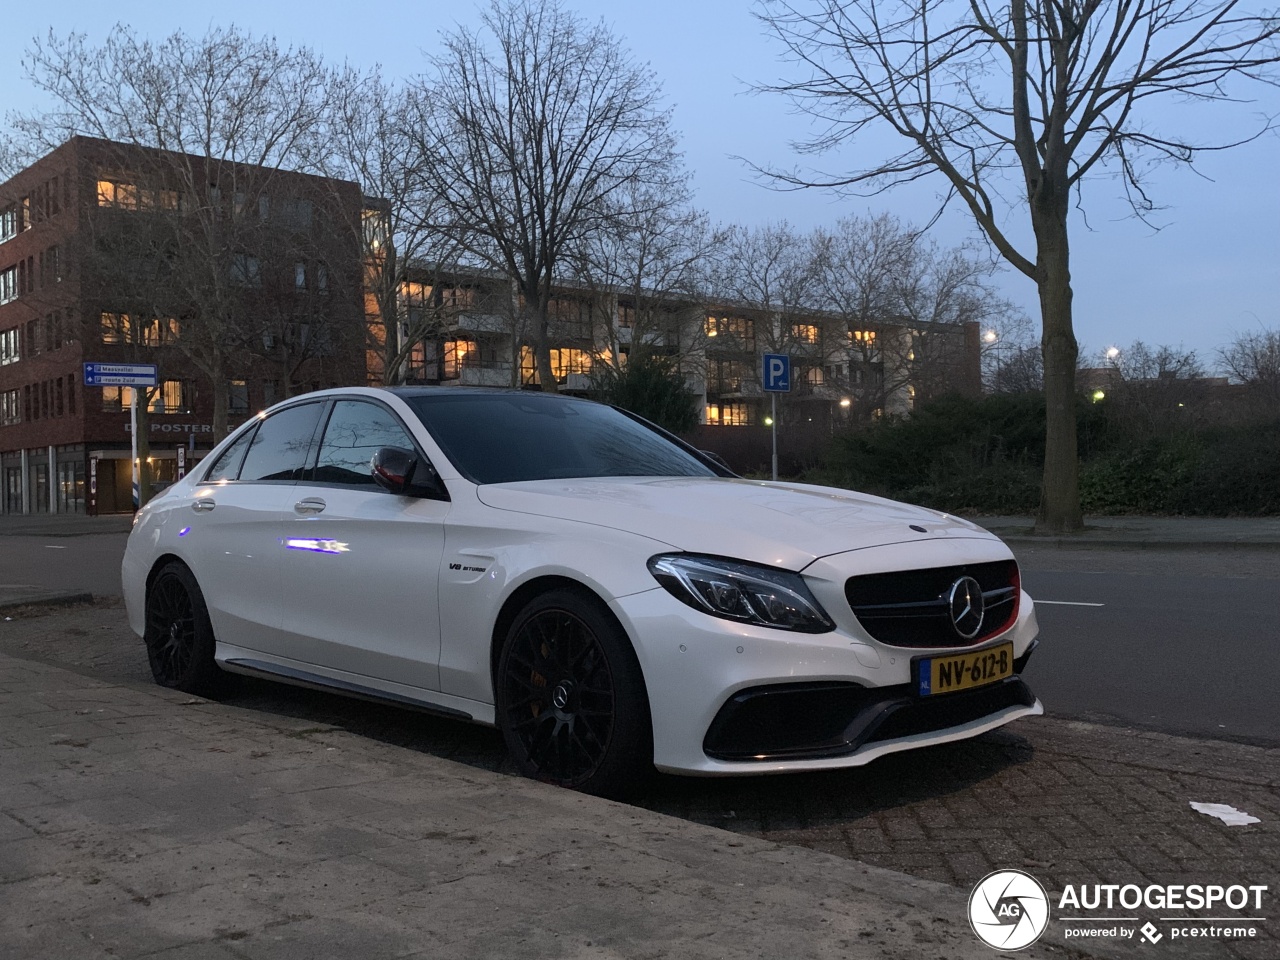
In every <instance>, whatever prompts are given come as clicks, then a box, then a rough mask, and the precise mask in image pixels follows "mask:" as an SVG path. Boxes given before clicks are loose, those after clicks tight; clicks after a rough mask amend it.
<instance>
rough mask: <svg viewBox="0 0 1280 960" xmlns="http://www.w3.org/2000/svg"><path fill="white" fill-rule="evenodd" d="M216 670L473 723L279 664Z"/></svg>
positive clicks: (238, 664) (422, 703)
mask: <svg viewBox="0 0 1280 960" xmlns="http://www.w3.org/2000/svg"><path fill="white" fill-rule="evenodd" d="M219 666H221V667H222V668H223V669H225V670H229V671H231V672H232V673H243V674H246V675H248V676H256V677H265V678H267V679H269V680H280V681H283V682H284V683H288V684H292V685H293V686H295V687H306V688H307V689H309V690H319V691H321V692H322V693H340V694H342V695H343V696H347V697H355V698H357V699H359V700H368V701H371V702H373V703H387V704H392V705H394V706H397V707H408V708H409V709H411V710H421V711H422V712H423V713H432V714H435V715H436V716H440V717H449V718H451V719H454V720H467V721H472V722H475V717H473V716H472V715H471V714H469V713H466V712H464V711H462V710H455V709H453V708H452V707H443V706H440V705H439V704H435V703H429V702H428V701H426V700H417V699H415V698H413V697H406V696H404V695H402V694H399V693H390V692H388V691H386V690H377V689H375V688H374V687H366V686H364V685H363V684H359V683H352V682H351V681H349V680H338V679H335V678H333V677H322V676H320V675H319V674H317V673H308V672H307V671H306V670H298V669H296V668H294V667H286V666H284V665H282V664H279V663H267V662H266V661H265V660H249V659H245V658H241V657H236V658H233V659H230V660H223V661H220V663H219Z"/></svg>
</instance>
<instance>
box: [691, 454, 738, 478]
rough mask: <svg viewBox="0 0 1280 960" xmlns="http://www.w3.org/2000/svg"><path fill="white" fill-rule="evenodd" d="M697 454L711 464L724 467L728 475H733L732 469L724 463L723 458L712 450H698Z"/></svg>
mask: <svg viewBox="0 0 1280 960" xmlns="http://www.w3.org/2000/svg"><path fill="white" fill-rule="evenodd" d="M698 452H699V453H700V454H702V455H703V456H704V457H706V458H707V459H708V460H710V461H711V462H712V463H714V464H716V465H717V466H720V467H724V468H725V469H726V470H728V471H729V472H730V473H733V467H731V466H729V464H727V463H726V462H725V459H724V457H722V456H720V454H718V453H716V452H715V451H714V450H699V451H698Z"/></svg>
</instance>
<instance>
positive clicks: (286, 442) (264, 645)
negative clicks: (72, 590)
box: [181, 401, 325, 650]
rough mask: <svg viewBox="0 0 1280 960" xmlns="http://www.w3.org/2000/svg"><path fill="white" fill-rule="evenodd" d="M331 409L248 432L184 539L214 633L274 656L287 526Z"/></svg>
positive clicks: (209, 485) (288, 413)
mask: <svg viewBox="0 0 1280 960" xmlns="http://www.w3.org/2000/svg"><path fill="white" fill-rule="evenodd" d="M324 408H325V404H324V403H323V402H319V401H314V402H311V403H303V404H297V405H294V406H290V407H285V408H284V409H283V410H279V411H277V412H276V413H273V414H272V415H271V416H270V417H267V418H266V419H265V420H263V421H262V422H261V423H260V424H258V425H257V427H256V429H250V430H248V431H246V432H245V433H244V434H243V435H242V436H241V437H239V438H238V439H237V440H236V442H235V443H234V444H232V445H231V446H230V447H228V448H227V450H226V451H225V452H224V453H223V454H222V455H221V456H220V457H219V458H218V460H217V462H215V463H214V464H212V465H211V467H210V468H209V470H208V472H207V473H206V474H205V476H204V477H203V480H204V482H203V483H202V484H201V485H200V486H199V487H198V488H196V491H195V495H194V497H193V499H192V515H191V518H190V521H189V524H190V525H189V526H188V527H187V528H186V530H185V531H184V532H183V533H182V534H181V536H182V539H183V545H184V546H185V547H186V548H187V551H186V556H187V558H188V562H189V563H190V565H191V568H192V571H193V572H194V573H195V576H196V580H197V581H198V582H199V584H200V587H201V590H202V592H203V593H204V595H205V602H206V603H207V604H208V607H209V616H210V619H211V620H212V622H213V627H214V634H215V635H216V636H217V638H218V639H219V640H220V641H221V642H223V643H228V644H233V645H235V646H238V647H246V648H248V649H251V650H270V649H271V648H272V646H273V642H274V638H275V637H276V635H277V631H278V628H279V623H280V619H281V597H280V590H279V581H280V554H281V553H282V552H283V550H282V548H281V540H280V538H281V535H282V534H281V527H282V525H283V524H284V522H285V520H286V518H287V517H289V516H291V515H292V505H293V503H294V502H295V500H296V497H294V495H293V488H294V486H295V485H296V484H297V482H298V480H299V479H300V478H301V477H302V474H303V472H304V470H305V469H306V467H307V465H308V463H309V456H310V451H311V443H312V439H313V436H314V434H315V432H316V429H317V427H318V426H319V423H320V415H321V413H322V412H323V410H324Z"/></svg>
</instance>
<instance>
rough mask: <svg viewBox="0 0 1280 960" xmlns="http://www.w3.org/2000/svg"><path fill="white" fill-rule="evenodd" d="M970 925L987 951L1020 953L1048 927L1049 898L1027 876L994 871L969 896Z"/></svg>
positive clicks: (1041, 888) (1037, 882)
mask: <svg viewBox="0 0 1280 960" xmlns="http://www.w3.org/2000/svg"><path fill="white" fill-rule="evenodd" d="M969 925H970V926H971V927H973V932H974V933H976V934H977V935H978V939H979V940H981V941H982V942H983V943H985V944H986V945H987V946H989V947H995V948H996V949H997V950H1021V949H1023V948H1024V947H1029V946H1031V944H1033V943H1035V942H1036V941H1037V940H1039V939H1040V935H1041V934H1042V933H1044V931H1045V928H1046V927H1047V926H1048V925H1049V895H1048V894H1046V893H1045V892H1044V887H1042V886H1040V882H1039V881H1038V880H1036V878H1035V877H1033V876H1031V874H1029V873H1023V872H1022V871H1021V870H997V871H996V872H995V873H989V874H987V875H986V876H985V877H983V878H982V879H981V880H979V881H978V885H977V886H976V887H974V888H973V893H971V894H969Z"/></svg>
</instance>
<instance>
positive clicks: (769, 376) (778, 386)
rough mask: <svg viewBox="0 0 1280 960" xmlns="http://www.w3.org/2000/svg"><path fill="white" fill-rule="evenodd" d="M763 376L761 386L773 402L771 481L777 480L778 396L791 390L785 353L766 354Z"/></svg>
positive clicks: (787, 357)
mask: <svg viewBox="0 0 1280 960" xmlns="http://www.w3.org/2000/svg"><path fill="white" fill-rule="evenodd" d="M763 362H764V375H763V376H762V377H761V378H760V382H761V385H762V386H763V387H764V389H765V392H766V393H768V394H769V396H770V397H771V398H772V402H773V407H772V410H773V414H772V416H770V417H769V428H770V430H771V431H772V433H773V480H774V482H775V483H776V482H777V480H778V394H780V393H789V392H790V390H791V358H790V357H789V356H787V355H786V354H785V353H766V354H765V355H764V357H763Z"/></svg>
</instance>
